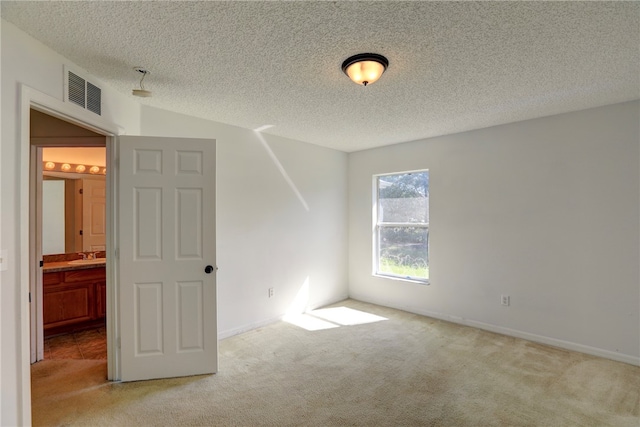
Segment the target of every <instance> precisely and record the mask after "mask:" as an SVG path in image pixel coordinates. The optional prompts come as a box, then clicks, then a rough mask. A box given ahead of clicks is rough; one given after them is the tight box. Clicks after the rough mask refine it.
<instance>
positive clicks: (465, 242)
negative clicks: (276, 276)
mask: <svg viewBox="0 0 640 427" xmlns="http://www.w3.org/2000/svg"><path fill="white" fill-rule="evenodd" d="M638 118H639V103H638V102H637V101H636V102H629V103H624V104H617V105H612V106H607V107H601V108H595V109H590V110H585V111H580V112H575V113H569V114H562V115H557V116H552V117H546V118H541V119H536V120H529V121H524V122H519V123H513V124H508V125H503V126H496V127H492V128H487V129H482V130H477V131H471V132H466V133H461V134H456V135H450V136H444V137H439V138H432V139H426V140H422V141H416V142H411V143H405V144H399V145H395V146H389V147H384V148H380V149H374V150H367V151H362V152H357V153H352V154H351V155H350V156H349V293H350V295H351V297H353V298H356V299H360V300H364V301H370V302H374V303H378V304H382V305H387V306H392V307H397V308H401V309H405V310H408V311H412V312H416V313H422V314H427V315H431V316H435V317H439V318H443V319H448V320H452V321H455V322H459V323H466V324H470V325H473V326H479V327H483V328H486V329H490V330H495V331H498V332H502V333H507V334H511V335H516V336H523V337H525V338H529V339H534V340H538V341H542V342H547V343H551V344H555V345H559V346H563V347H567V348H573V349H576V350H580V351H585V352H589V353H593V354H600V355H603V356H606V357H611V358H614V359H618V360H624V361H627V362H630V363H639V361H640V359H638V356H639V351H640V342H639V337H640V331H639V325H640V319H639V301H640V286H639V283H640V279H639V270H638V268H639V267H638V265H639V261H638V260H639V258H640V253H639V240H640V239H639V233H640V231H639V213H638V211H639V188H640V182H639V181H640V177H639V156H640V154H639V135H638ZM425 168H428V169H429V171H430V180H431V188H430V204H431V206H430V213H431V220H430V221H431V222H430V239H431V241H430V254H429V255H430V264H431V265H430V279H431V285H430V286H424V285H420V284H415V283H409V282H403V281H397V280H390V279H384V278H379V277H373V276H372V274H371V265H372V264H371V263H372V261H371V260H372V256H371V254H372V238H371V233H372V231H371V230H372V228H371V221H372V220H371V212H372V175H373V174H378V173H389V172H397V171H407V170H415V169H425ZM501 294H508V295H510V296H511V305H510V306H509V307H504V306H501V305H500V295H501Z"/></svg>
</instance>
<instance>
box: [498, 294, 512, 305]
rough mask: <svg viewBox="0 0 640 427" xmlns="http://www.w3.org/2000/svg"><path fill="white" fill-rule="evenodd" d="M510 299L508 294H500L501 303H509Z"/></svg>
mask: <svg viewBox="0 0 640 427" xmlns="http://www.w3.org/2000/svg"><path fill="white" fill-rule="evenodd" d="M510 300H511V298H510V297H509V295H502V296H501V297H500V303H501V304H502V305H509V303H510V302H511V301H510Z"/></svg>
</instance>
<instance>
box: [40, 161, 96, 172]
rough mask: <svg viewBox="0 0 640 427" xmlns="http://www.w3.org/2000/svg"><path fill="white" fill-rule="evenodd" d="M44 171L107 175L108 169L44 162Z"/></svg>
mask: <svg viewBox="0 0 640 427" xmlns="http://www.w3.org/2000/svg"><path fill="white" fill-rule="evenodd" d="M42 170H43V171H47V172H66V173H77V174H92V175H99V174H102V175H106V174H107V168H106V167H104V166H98V165H93V166H86V165H81V164H78V163H54V162H52V161H50V160H44V161H43V162H42Z"/></svg>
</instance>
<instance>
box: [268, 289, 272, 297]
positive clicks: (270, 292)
mask: <svg viewBox="0 0 640 427" xmlns="http://www.w3.org/2000/svg"><path fill="white" fill-rule="evenodd" d="M272 296H273V288H269V298H271V297H272Z"/></svg>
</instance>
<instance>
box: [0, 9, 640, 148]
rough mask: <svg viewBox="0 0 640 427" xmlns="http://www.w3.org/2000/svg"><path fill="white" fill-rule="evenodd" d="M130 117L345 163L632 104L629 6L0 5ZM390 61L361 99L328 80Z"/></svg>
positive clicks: (639, 85)
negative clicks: (171, 115)
mask: <svg viewBox="0 0 640 427" xmlns="http://www.w3.org/2000/svg"><path fill="white" fill-rule="evenodd" d="M1 13H2V17H3V19H5V20H7V21H9V22H12V23H13V24H15V25H16V26H18V27H19V28H21V29H23V30H24V31H26V32H27V33H29V34H31V35H32V36H33V37H35V38H37V39H39V40H40V41H42V42H43V43H44V44H46V45H48V46H49V47H51V48H52V49H53V50H55V51H57V52H59V53H60V54H62V55H63V56H65V57H67V58H69V59H70V60H71V61H73V62H75V63H76V64H78V65H79V66H81V67H83V68H84V69H86V70H87V71H89V72H90V73H91V74H93V75H95V76H96V77H97V78H98V79H100V80H101V81H102V82H104V83H105V84H107V85H109V86H111V87H112V88H114V89H116V90H118V91H120V92H122V93H125V94H128V96H131V95H130V94H131V89H133V88H135V87H137V85H138V78H139V75H138V74H137V73H136V72H134V71H133V70H132V68H133V67H134V66H137V65H141V66H144V67H146V68H148V69H149V70H150V71H151V75H150V76H149V77H148V78H147V79H146V80H145V86H146V88H147V89H149V90H152V91H153V97H152V98H147V99H141V98H135V99H136V100H139V101H140V102H142V103H144V104H147V105H151V106H155V107H159V108H163V109H167V110H171V111H176V112H179V113H183V114H188V115H192V116H196V117H202V118H206V119H210V120H215V121H218V122H223V123H228V124H232V125H237V126H241V127H244V128H249V129H255V128H258V127H261V126H264V125H273V127H272V128H270V129H268V130H266V131H265V133H271V134H275V135H280V136H284V137H289V138H293V139H296V140H300V141H306V142H310V143H314V144H318V145H323V146H327V147H332V148H337V149H340V150H343V151H347V152H350V151H356V150H361V149H366V148H371V147H376V146H381V145H388V144H394V143H399V142H404V141H411V140H416V139H421V138H425V137H432V136H438V135H444V134H451V133H456V132H461V131H465V130H471V129H477V128H483V127H487V126H492V125H497V124H501V123H508V122H514V121H519V120H525V119H530V118H535V117H541V116H547V115H552V114H557V113H562V112H567V111H575V110H580V109H585V108H590V107H595V106H601V105H606V104H612V103H617V102H622V101H628V100H632V99H638V98H640V80H639V79H640V77H639V72H640V49H639V41H640V4H639V3H637V2H479V3H476V2H391V1H388V2H350V1H349V2H342V1H337V2H147V1H138V2H126V1H125V2H122V1H117V2H56V1H53V2H22V1H19V2H11V1H2V2H1ZM362 52H375V53H380V54H383V55H385V56H386V57H387V58H388V59H389V62H390V65H389V68H388V69H387V72H386V73H385V74H384V75H383V76H382V78H381V79H380V80H379V81H378V82H376V83H375V84H373V85H370V86H369V87H366V88H365V87H360V86H356V85H355V84H354V83H352V82H351V81H350V80H348V78H347V77H346V76H345V75H344V74H343V73H342V71H341V69H340V65H341V63H342V61H343V60H344V59H345V58H347V57H348V56H350V55H353V54H356V53H362Z"/></svg>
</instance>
